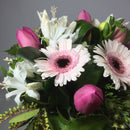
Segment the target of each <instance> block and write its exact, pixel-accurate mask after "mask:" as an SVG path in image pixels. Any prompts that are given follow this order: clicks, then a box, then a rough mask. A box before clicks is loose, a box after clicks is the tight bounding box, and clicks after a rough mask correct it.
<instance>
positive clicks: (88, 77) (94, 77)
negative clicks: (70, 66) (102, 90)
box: [75, 61, 103, 88]
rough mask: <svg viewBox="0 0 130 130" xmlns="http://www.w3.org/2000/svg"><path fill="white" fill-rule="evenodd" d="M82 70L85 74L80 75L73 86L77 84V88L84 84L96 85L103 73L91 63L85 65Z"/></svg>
mask: <svg viewBox="0 0 130 130" xmlns="http://www.w3.org/2000/svg"><path fill="white" fill-rule="evenodd" d="M84 68H85V72H83V73H82V75H81V76H80V77H79V78H78V79H77V81H76V82H75V84H77V85H78V87H79V88H80V87H82V86H83V85H85V84H93V85H97V83H98V81H99V79H100V77H101V75H102V72H103V70H102V68H99V67H97V66H96V65H95V64H94V63H92V62H91V61H90V62H89V63H87V65H86V66H85V67H84Z"/></svg>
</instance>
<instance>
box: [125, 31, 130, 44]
mask: <svg viewBox="0 0 130 130" xmlns="http://www.w3.org/2000/svg"><path fill="white" fill-rule="evenodd" d="M129 42H130V30H128V31H127V35H126V40H125V43H129Z"/></svg>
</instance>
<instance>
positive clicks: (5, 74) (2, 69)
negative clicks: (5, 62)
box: [0, 66, 7, 77]
mask: <svg viewBox="0 0 130 130" xmlns="http://www.w3.org/2000/svg"><path fill="white" fill-rule="evenodd" d="M0 69H1V71H2V73H3V75H4V76H5V77H6V76H7V70H6V69H5V68H3V67H2V66H0Z"/></svg>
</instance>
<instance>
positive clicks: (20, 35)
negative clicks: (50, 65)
mask: <svg viewBox="0 0 130 130" xmlns="http://www.w3.org/2000/svg"><path fill="white" fill-rule="evenodd" d="M17 41H18V44H19V45H20V47H28V46H30V47H34V48H37V49H40V48H41V43H40V41H39V39H38V37H37V35H36V34H35V33H34V31H33V30H31V29H30V28H28V27H23V29H18V30H17Z"/></svg>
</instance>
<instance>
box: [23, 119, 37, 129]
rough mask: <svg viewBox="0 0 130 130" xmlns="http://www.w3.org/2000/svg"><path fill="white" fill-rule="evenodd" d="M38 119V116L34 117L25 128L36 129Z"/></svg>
mask: <svg viewBox="0 0 130 130" xmlns="http://www.w3.org/2000/svg"><path fill="white" fill-rule="evenodd" d="M36 119H37V118H34V119H33V120H32V121H31V122H30V123H29V125H28V126H27V127H26V128H25V130H33V129H34V125H35V122H36Z"/></svg>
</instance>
